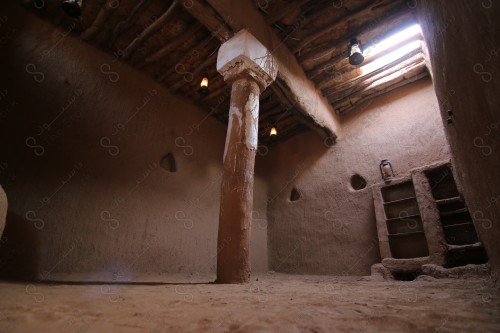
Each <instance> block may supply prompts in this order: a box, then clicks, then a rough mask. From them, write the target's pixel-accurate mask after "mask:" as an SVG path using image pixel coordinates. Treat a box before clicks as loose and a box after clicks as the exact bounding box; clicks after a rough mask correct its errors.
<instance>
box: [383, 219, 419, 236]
mask: <svg viewBox="0 0 500 333" xmlns="http://www.w3.org/2000/svg"><path fill="white" fill-rule="evenodd" d="M386 223H387V231H388V232H389V234H390V235H394V234H404V233H411V232H423V231H424V229H423V226H422V219H421V217H420V215H413V216H409V217H405V218H397V219H391V220H388V221H386Z"/></svg>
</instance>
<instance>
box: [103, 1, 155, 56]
mask: <svg viewBox="0 0 500 333" xmlns="http://www.w3.org/2000/svg"><path fill="white" fill-rule="evenodd" d="M151 1H152V0H142V1H141V2H139V4H137V6H135V7H134V9H133V10H132V12H131V13H130V14H129V15H128V16H127V18H126V19H125V20H124V21H121V22H119V23H118V24H117V25H116V26H115V27H114V29H113V32H112V33H111V35H110V36H109V38H108V41H107V45H108V47H110V48H112V47H113V45H114V44H115V42H116V40H117V39H118V37H120V35H121V34H122V33H123V32H125V31H126V30H128V29H129V28H130V27H131V26H132V25H133V24H134V23H135V21H137V18H138V17H139V15H141V14H142V12H144V10H146V8H147V7H148V6H149V3H150V2H151Z"/></svg>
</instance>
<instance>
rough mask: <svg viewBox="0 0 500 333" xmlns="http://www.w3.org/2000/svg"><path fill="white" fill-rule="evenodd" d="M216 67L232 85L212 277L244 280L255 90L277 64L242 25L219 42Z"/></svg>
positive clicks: (254, 138) (256, 124)
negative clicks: (215, 264) (215, 255)
mask: <svg viewBox="0 0 500 333" xmlns="http://www.w3.org/2000/svg"><path fill="white" fill-rule="evenodd" d="M217 70H218V71H219V73H221V75H222V76H224V80H225V81H226V82H227V83H228V84H230V85H231V104H230V105H231V106H230V109H229V123H228V127H227V135H226V146H225V149H224V175H223V178H222V191H221V204H220V217H219V234H218V241H217V282H219V283H243V282H247V281H248V280H249V279H250V252H249V250H250V229H251V222H252V206H253V179H254V165H255V153H256V150H257V137H258V130H259V95H260V93H261V92H262V91H264V89H266V87H267V86H268V85H269V84H271V83H272V82H273V81H274V79H275V78H276V73H277V68H276V65H275V61H274V59H273V57H272V56H271V54H270V52H269V51H268V50H267V49H266V48H265V47H264V46H263V45H262V44H261V43H260V42H259V41H257V39H255V37H253V36H252V35H251V34H250V33H248V32H247V31H246V30H241V31H240V32H238V33H237V34H236V35H235V36H234V37H233V38H231V39H230V40H228V41H227V42H226V43H224V44H223V45H222V46H221V48H220V50H219V54H218V57H217Z"/></svg>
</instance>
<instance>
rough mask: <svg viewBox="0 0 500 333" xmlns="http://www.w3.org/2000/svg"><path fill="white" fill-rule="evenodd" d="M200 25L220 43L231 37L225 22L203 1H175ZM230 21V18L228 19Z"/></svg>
mask: <svg viewBox="0 0 500 333" xmlns="http://www.w3.org/2000/svg"><path fill="white" fill-rule="evenodd" d="M175 1H177V2H179V3H180V4H182V6H183V7H184V8H185V9H186V10H187V11H188V12H189V13H190V14H191V15H192V16H193V17H194V18H195V19H197V20H198V21H199V22H200V23H201V24H203V25H204V26H205V27H207V29H208V30H209V31H210V32H211V33H212V34H213V35H214V36H216V37H217V38H218V39H219V40H220V41H221V42H225V41H226V40H228V39H229V38H231V36H232V35H233V32H232V31H231V29H230V28H229V26H230V25H228V24H227V23H226V20H224V19H222V18H220V17H219V15H218V14H217V12H216V11H215V10H214V9H213V8H212V7H211V6H209V5H207V4H206V3H205V1H203V0H189V1H186V0H175ZM229 19H230V18H229Z"/></svg>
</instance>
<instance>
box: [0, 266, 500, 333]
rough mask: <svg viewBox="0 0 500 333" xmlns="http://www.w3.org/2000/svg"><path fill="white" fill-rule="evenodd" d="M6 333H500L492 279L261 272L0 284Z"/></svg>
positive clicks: (0, 316)
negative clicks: (217, 279) (170, 280)
mask: <svg viewBox="0 0 500 333" xmlns="http://www.w3.org/2000/svg"><path fill="white" fill-rule="evenodd" d="M0 293H1V294H0V295H1V300H0V332H23V333H26V332H79V333H83V332H384V333H387V332H426V333H429V332H500V292H499V288H498V284H494V283H493V282H492V281H491V278H483V279H468V280H452V279H440V280H436V279H433V278H426V279H423V280H417V281H411V282H402V281H368V278H355V277H325V276H291V275H283V274H261V275H258V276H253V278H252V282H251V283H249V284H247V285H217V284H168V285H165V284H163V285H123V284H122V285H110V284H107V285H106V284H104V285H103V284H85V285H78V284H73V285H72V284H50V285H48V284H28V283H11V282H0Z"/></svg>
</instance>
